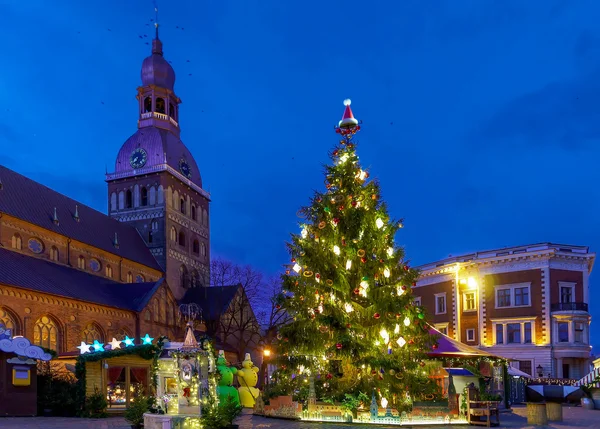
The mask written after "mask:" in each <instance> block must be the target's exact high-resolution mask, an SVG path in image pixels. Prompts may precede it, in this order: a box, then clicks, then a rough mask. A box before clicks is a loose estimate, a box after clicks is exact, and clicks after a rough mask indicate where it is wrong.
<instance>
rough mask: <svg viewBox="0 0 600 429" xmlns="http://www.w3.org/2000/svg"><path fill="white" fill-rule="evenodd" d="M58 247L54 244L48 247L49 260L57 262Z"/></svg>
mask: <svg viewBox="0 0 600 429" xmlns="http://www.w3.org/2000/svg"><path fill="white" fill-rule="evenodd" d="M58 257H59V254H58V248H57V247H56V246H52V247H51V248H50V260H51V261H56V262H58Z"/></svg>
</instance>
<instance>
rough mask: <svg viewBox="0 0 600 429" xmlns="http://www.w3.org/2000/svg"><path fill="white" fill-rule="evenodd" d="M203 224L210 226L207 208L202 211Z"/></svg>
mask: <svg viewBox="0 0 600 429" xmlns="http://www.w3.org/2000/svg"><path fill="white" fill-rule="evenodd" d="M202 224H203V225H204V226H208V212H207V211H206V210H203V213H202Z"/></svg>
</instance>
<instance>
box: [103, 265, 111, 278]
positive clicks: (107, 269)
mask: <svg viewBox="0 0 600 429" xmlns="http://www.w3.org/2000/svg"><path fill="white" fill-rule="evenodd" d="M104 273H105V274H106V277H108V278H109V279H112V276H113V271H112V267H111V266H110V265H107V266H106V268H105V269H104Z"/></svg>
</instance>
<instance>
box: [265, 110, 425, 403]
mask: <svg viewBox="0 0 600 429" xmlns="http://www.w3.org/2000/svg"><path fill="white" fill-rule="evenodd" d="M344 104H345V106H346V108H345V111H344V115H343V118H342V120H341V121H340V122H339V126H338V127H336V132H337V133H338V134H339V135H340V137H341V140H340V141H339V144H338V145H336V147H335V148H334V150H333V151H332V152H331V153H330V158H331V160H332V161H333V163H332V165H329V166H326V180H325V184H326V190H325V191H324V192H316V193H315V195H314V197H313V198H312V204H311V205H310V206H308V207H304V208H302V209H301V210H300V211H299V215H301V216H302V218H303V222H302V223H301V224H300V228H301V232H300V234H292V241H291V243H289V244H288V247H289V252H290V254H291V264H290V269H289V270H287V271H286V274H285V275H284V276H283V285H284V286H283V289H284V295H283V296H282V298H281V301H280V302H281V305H282V306H283V308H284V309H285V310H286V311H287V312H288V313H289V314H290V315H291V316H292V317H293V321H292V322H291V323H290V324H288V325H286V326H284V327H283V328H282V329H281V330H280V332H279V334H278V346H277V353H278V355H279V364H280V370H279V371H278V372H277V373H276V374H275V381H276V383H277V384H279V385H280V386H286V387H287V388H288V389H298V388H302V387H303V386H305V384H303V383H302V382H301V381H302V380H304V381H307V380H308V378H309V377H310V378H313V379H315V386H316V390H317V392H316V394H317V396H319V397H320V398H326V397H327V398H333V399H337V400H340V399H341V398H343V397H344V394H346V393H350V394H354V395H357V394H358V392H363V393H364V392H367V393H370V389H373V388H377V389H378V391H379V393H380V395H381V396H382V397H387V398H394V402H395V401H396V398H400V400H401V401H403V402H404V401H406V398H408V397H413V398H414V397H420V396H422V395H423V394H426V393H427V394H430V393H432V392H433V391H434V390H435V387H436V386H435V384H434V383H433V382H432V381H431V380H429V379H428V378H427V376H426V374H425V371H424V368H423V367H424V366H425V362H424V360H425V359H426V358H427V356H426V352H427V351H428V350H430V349H431V347H432V346H433V347H435V345H434V344H435V338H434V337H432V336H431V335H429V333H428V327H427V324H426V323H425V321H424V313H423V311H422V309H421V308H420V307H418V306H416V305H415V304H414V303H413V296H412V292H411V288H412V286H414V285H415V282H416V280H417V277H418V272H417V271H416V270H414V269H411V268H410V267H409V266H408V264H407V262H406V260H405V255H404V250H403V249H402V248H400V247H398V246H396V245H395V243H394V236H395V235H396V232H397V231H398V230H399V229H400V228H402V227H403V224H402V221H397V220H394V219H392V218H391V217H390V215H389V214H388V211H387V208H386V204H385V203H384V202H383V200H382V199H381V195H380V189H379V185H378V183H377V182H376V181H373V180H369V173H368V172H367V171H365V170H363V169H362V168H361V166H360V164H359V162H358V156H357V154H356V142H355V140H354V138H355V135H356V133H357V132H358V131H359V130H360V125H359V122H358V121H357V120H356V119H355V118H354V116H353V114H352V110H351V109H350V100H346V101H345V102H344ZM304 390H308V388H305V389H304ZM301 396H302V395H301ZM369 396H370V395H369ZM390 400H391V399H390Z"/></svg>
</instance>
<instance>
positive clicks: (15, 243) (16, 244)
mask: <svg viewBox="0 0 600 429" xmlns="http://www.w3.org/2000/svg"><path fill="white" fill-rule="evenodd" d="M11 244H12V248H13V249H16V250H21V249H22V248H23V240H22V239H21V236H20V235H19V234H14V235H13V236H12V243H11Z"/></svg>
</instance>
